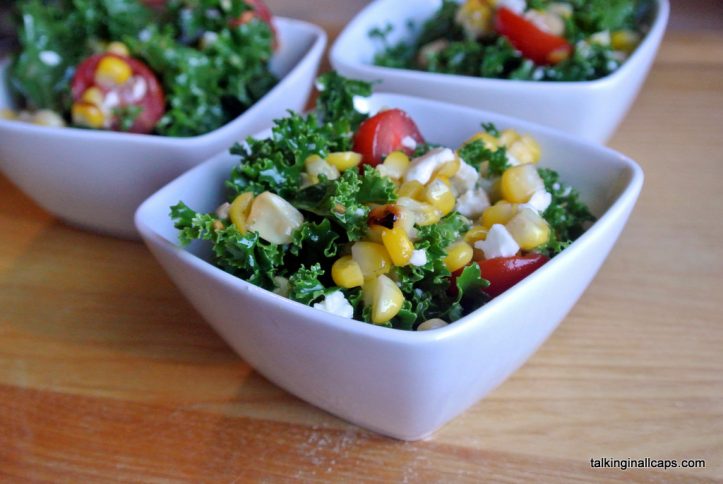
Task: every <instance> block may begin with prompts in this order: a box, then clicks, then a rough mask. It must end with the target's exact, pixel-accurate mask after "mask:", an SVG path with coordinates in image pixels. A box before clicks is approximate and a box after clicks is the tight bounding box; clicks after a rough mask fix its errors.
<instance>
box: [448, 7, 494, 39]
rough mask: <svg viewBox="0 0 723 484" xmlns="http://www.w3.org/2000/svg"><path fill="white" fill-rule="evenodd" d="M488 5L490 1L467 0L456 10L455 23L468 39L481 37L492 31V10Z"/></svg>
mask: <svg viewBox="0 0 723 484" xmlns="http://www.w3.org/2000/svg"><path fill="white" fill-rule="evenodd" d="M490 3H491V2H490V0H467V1H466V2H464V4H462V5H461V6H460V8H459V10H457V15H456V16H455V21H456V22H457V23H458V24H459V25H461V26H462V27H463V28H464V30H465V32H466V33H467V36H469V37H470V38H473V39H475V38H479V37H483V36H485V35H487V34H488V33H490V32H491V31H492V30H493V29H494V25H493V24H494V22H493V17H494V16H493V13H494V10H493V8H492V6H491V5H490Z"/></svg>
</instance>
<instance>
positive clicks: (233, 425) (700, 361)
mask: <svg viewBox="0 0 723 484" xmlns="http://www.w3.org/2000/svg"><path fill="white" fill-rule="evenodd" d="M269 3H270V4H271V6H272V7H274V8H275V10H276V11H277V12H279V13H281V14H283V15H287V16H296V17H301V18H306V19H311V20H316V21H317V22H318V23H320V24H321V25H322V26H324V27H325V28H327V29H328V31H329V32H330V33H332V35H333V34H335V33H337V32H338V31H339V30H340V28H341V27H342V26H343V25H344V23H345V22H346V21H347V20H348V19H349V18H350V17H351V16H352V15H353V14H354V12H355V11H356V10H358V9H359V8H361V7H362V6H363V5H364V4H365V2H363V1H360V0H353V1H345V2H338V1H334V0H323V1H314V2H313V3H312V2H311V1H306V2H301V1H293V0H270V1H269ZM312 5H313V6H312ZM686 5H687V6H690V7H691V8H693V10H692V11H691V10H690V9H689V8H687V7H686ZM696 5H697V6H698V7H699V8H697V9H696V8H694V7H695V6H696ZM676 7H680V8H677V9H676ZM683 7H686V8H683ZM722 13H723V12H722V11H721V3H720V2H705V1H700V2H691V3H690V4H685V3H684V2H678V3H677V5H676V4H674V8H673V19H672V24H671V25H672V28H671V30H670V31H669V32H668V34H667V36H666V39H665V41H664V44H663V46H662V49H661V52H660V55H659V57H658V60H657V62H656V64H655V66H654V68H653V70H652V72H651V74H650V77H649V79H648V81H647V84H646V85H645V88H644V90H643V91H642V93H641V95H640V97H639V98H638V100H637V101H636V103H635V106H634V107H633V109H632V111H631V113H630V115H629V116H628V118H627V119H626V121H625V122H624V123H623V125H622V126H621V127H620V130H619V131H618V133H617V134H616V136H615V137H614V139H613V140H612V141H611V145H612V146H613V147H614V148H616V149H619V150H621V151H623V152H625V153H626V154H628V155H630V156H631V157H633V158H634V159H636V160H638V161H639V162H640V164H641V165H642V166H643V168H644V170H645V173H646V185H645V188H644V190H643V193H642V196H641V198H640V202H639V204H638V206H637V208H636V210H635V213H634V214H633V216H632V218H631V220H630V223H629V225H628V227H627V229H626V230H625V232H624V233H623V235H622V237H621V239H620V242H619V243H618V245H617V246H616V248H615V249H614V250H613V252H612V254H611V255H610V258H609V259H608V261H607V262H606V264H605V265H604V267H603V269H602V271H601V272H600V274H599V275H598V277H597V278H596V279H595V281H594V282H593V284H592V285H591V286H590V288H589V289H588V291H587V292H586V293H585V295H584V296H583V297H582V299H581V300H580V302H579V303H578V304H577V306H576V307H575V309H574V310H573V311H572V313H571V314H570V315H569V316H568V317H567V318H566V320H565V321H564V322H563V323H562V325H561V326H560V328H559V329H558V330H557V331H556V332H555V333H554V334H553V336H552V337H551V338H550V339H549V340H548V341H547V342H546V343H545V345H544V346H543V347H542V348H541V349H540V351H539V352H538V353H537V354H535V355H534V356H533V358H532V359H531V360H530V361H529V362H528V363H527V364H526V365H525V366H524V367H523V368H522V369H521V370H520V371H518V372H517V373H516V374H515V375H514V376H512V377H511V378H510V379H509V380H508V381H507V382H505V383H504V384H503V385H502V386H501V387H499V388H498V389H497V390H495V391H494V392H493V393H492V394H490V396H489V397H488V398H486V399H485V400H483V401H481V402H479V403H478V404H477V405H475V406H473V407H472V408H471V409H470V410H469V411H468V412H466V413H465V414H463V415H462V416H460V417H459V418H457V419H456V420H454V421H453V422H451V423H450V424H449V425H447V426H446V427H445V428H443V429H442V430H441V431H439V432H438V433H437V434H436V435H434V436H433V437H432V438H430V439H428V440H426V441H422V442H416V443H404V442H398V441H394V440H391V439H387V438H384V437H380V436H378V435H375V434H373V433H370V432H367V431H364V430H361V429H359V428H357V427H355V426H353V425H350V424H347V423H345V422H343V421H341V420H339V419H337V418H335V417H332V416H330V415H328V414H326V413H324V412H323V411H321V410H318V409H316V408H314V407H312V406H310V405H308V404H306V403H304V402H301V401H300V400H298V399H296V398H295V397H293V396H291V395H289V394H287V393H286V392H284V391H283V390H281V389H279V388H277V387H275V386H274V385H272V384H271V383H269V382H268V381H266V380H265V379H264V378H263V377H262V376H260V375H258V374H257V373H256V372H255V371H254V370H253V369H252V368H250V367H249V366H248V365H247V364H246V363H245V362H244V361H242V360H241V359H240V358H239V357H237V356H236V355H235V354H234V353H233V352H232V351H231V350H230V349H229V348H228V347H227V346H226V344H225V343H224V342H223V341H222V340H221V339H220V338H219V337H218V336H216V335H215V334H214V333H213V332H212V331H211V329H210V328H209V327H208V326H207V324H206V323H205V322H204V321H203V320H202V319H201V317H200V316H199V315H198V314H197V313H196V312H195V311H194V310H193V309H192V308H191V307H190V306H189V304H188V303H187V302H186V301H185V300H184V299H183V298H182V296H181V295H180V293H179V292H178V290H177V289H176V288H175V287H174V286H173V285H172V284H171V282H170V281H169V279H168V278H167V277H166V276H165V275H164V273H163V272H162V270H161V268H160V267H159V266H158V264H157V263H156V262H155V261H154V260H153V258H152V257H151V255H150V254H149V253H148V252H147V251H146V249H145V248H144V247H143V246H142V245H141V244H139V243H134V242H127V241H121V240H115V239H112V238H107V237H102V236H98V235H94V234H90V233H86V232H82V231H79V230H76V229H74V228H71V227H68V226H66V225H63V224H62V223H60V222H59V221H57V220H56V219H54V218H53V217H52V216H50V215H48V214H46V213H45V212H43V211H42V210H41V209H39V208H38V207H37V206H35V205H34V204H33V202H32V201H31V200H30V199H29V198H27V197H26V196H25V195H23V194H22V193H21V192H20V191H18V190H17V188H15V187H14V186H13V185H12V184H11V183H10V182H9V181H8V180H7V179H6V178H4V177H2V175H0V481H3V482H5V481H8V482H11V481H12V482H28V481H31V482H32V481H34V482H44V481H65V482H90V481H111V480H121V481H147V482H161V481H163V482H167V481H172V482H178V481H193V482H196V481H199V482H200V481H207V482H211V481H216V482H218V481H220V482H231V481H249V480H265V481H286V480H293V479H301V480H305V481H306V480H346V481H356V480H362V479H363V480H377V481H379V480H389V481H410V482H427V481H436V482H450V481H479V480H493V481H502V482H508V481H509V482H514V481H523V480H533V481H537V480H542V481H555V482H561V481H577V480H581V481H607V480H610V481H614V480H622V479H634V480H638V481H649V482H660V481H669V480H679V481H683V480H685V481H691V482H693V481H701V482H702V481H714V480H718V481H721V482H723V296H721V283H722V282H723V223H722V220H723V219H722V218H721V216H722V215H723V189H722V188H721V186H722V184H723V30H722V29H721V28H720V24H719V23H716V22H715V20H713V21H711V15H713V16H715V15H718V18H719V19H720V18H723V16H721V14H722ZM696 18H699V19H701V20H702V23H698V24H696V23H695V21H694V20H695V19H696ZM691 19H693V20H691ZM696 25H697V26H698V27H696ZM49 163H52V160H49ZM601 457H615V458H628V457H629V458H644V457H651V458H656V459H705V461H706V467H705V468H704V469H681V468H678V469H674V470H667V471H665V470H652V469H646V470H627V471H623V470H615V469H591V467H590V459H591V458H601Z"/></svg>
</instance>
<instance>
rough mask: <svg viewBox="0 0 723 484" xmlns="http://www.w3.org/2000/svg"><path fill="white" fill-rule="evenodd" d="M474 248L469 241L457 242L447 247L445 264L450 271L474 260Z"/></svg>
mask: <svg viewBox="0 0 723 484" xmlns="http://www.w3.org/2000/svg"><path fill="white" fill-rule="evenodd" d="M473 254H474V250H472V246H471V245H469V244H468V243H467V242H462V241H460V242H455V243H454V244H452V245H450V246H449V247H447V256H446V257H445V258H444V265H445V266H446V267H447V270H448V271H449V272H454V271H456V270H458V269H461V268H463V267H464V266H466V265H467V264H469V263H470V262H471V261H472V255H473Z"/></svg>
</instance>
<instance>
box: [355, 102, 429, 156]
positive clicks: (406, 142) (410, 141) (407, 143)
mask: <svg viewBox="0 0 723 484" xmlns="http://www.w3.org/2000/svg"><path fill="white" fill-rule="evenodd" d="M357 111H358V109H357ZM402 146H404V147H405V148H408V149H410V150H412V151H414V150H416V149H417V142H416V141H415V140H414V138H412V137H411V136H405V137H404V138H402Z"/></svg>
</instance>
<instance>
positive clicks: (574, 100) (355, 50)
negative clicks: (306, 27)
mask: <svg viewBox="0 0 723 484" xmlns="http://www.w3.org/2000/svg"><path fill="white" fill-rule="evenodd" d="M440 3H441V0H415V1H408V2H400V1H398V0H377V1H375V2H373V3H372V4H370V5H369V6H368V7H366V8H365V9H364V10H363V11H362V12H361V13H359V14H358V15H357V16H356V17H355V18H354V20H352V22H351V23H349V25H348V26H347V27H346V28H345V29H344V31H343V32H342V33H341V34H340V35H339V37H338V39H337V40H336V42H335V43H334V46H333V47H332V49H331V53H330V57H331V64H332V66H334V68H335V69H337V70H338V71H339V72H340V73H341V74H343V75H345V76H347V77H352V78H357V79H363V80H367V81H381V82H382V84H381V85H380V88H379V89H380V90H383V91H388V92H397V93H401V94H408V95H412V96H419V97H424V98H428V99H437V100H440V101H447V102H451V103H456V104H460V105H463V106H468V107H473V108H479V109H487V110H491V111H496V112H500V113H504V114H507V115H510V116H516V117H519V118H522V119H526V120H528V121H533V122H536V123H540V124H543V125H546V126H551V127H554V128H558V129H560V130H562V131H565V132H567V133H569V134H572V135H575V136H577V137H581V138H585V139H588V140H592V141H599V142H604V141H606V140H608V139H609V138H610V136H612V134H613V133H614V131H615V129H616V128H617V126H618V125H619V124H620V122H621V121H622V120H623V118H624V117H625V114H626V113H627V111H628V109H629V108H630V106H631V105H632V103H633V101H634V100H635V96H636V95H637V93H638V91H639V90H640V87H641V86H642V84H643V81H644V80H645V77H646V76H647V74H648V71H649V70H650V66H651V64H652V62H653V59H654V58H655V53H656V52H657V50H658V46H659V45H660V41H661V40H662V38H663V33H664V32H665V26H666V24H667V22H668V14H669V11H670V6H669V4H668V0H657V12H656V15H655V20H654V22H653V25H652V27H651V30H650V32H649V33H648V35H647V36H646V37H645V39H644V40H643V42H642V43H641V45H640V46H639V47H638V48H637V49H636V51H635V52H634V53H633V55H632V56H631V57H630V58H629V59H628V60H627V62H625V63H624V64H623V66H622V67H621V68H620V69H618V70H617V71H615V72H614V73H613V74H611V75H609V76H607V77H604V78H602V79H598V80H595V81H585V82H534V81H512V80H503V79H483V78H478V77H469V76H458V75H450V74H435V73H429V72H421V71H414V70H407V69H392V68H386V67H377V66H375V65H373V63H372V61H373V58H374V54H375V52H376V50H377V47H378V44H377V43H376V42H374V41H373V40H372V39H370V38H369V31H370V30H371V29H372V28H374V27H384V26H385V25H386V24H387V23H389V24H391V25H393V26H394V31H393V33H392V35H391V36H390V39H394V40H399V39H402V38H405V37H407V36H408V35H409V34H408V29H407V20H408V19H413V20H414V21H415V22H416V23H417V25H420V24H421V23H422V22H424V20H425V19H427V18H429V17H430V16H431V15H432V14H433V13H434V12H435V11H436V10H437V8H438V7H439V5H440Z"/></svg>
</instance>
